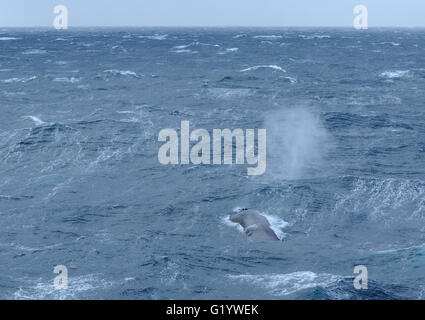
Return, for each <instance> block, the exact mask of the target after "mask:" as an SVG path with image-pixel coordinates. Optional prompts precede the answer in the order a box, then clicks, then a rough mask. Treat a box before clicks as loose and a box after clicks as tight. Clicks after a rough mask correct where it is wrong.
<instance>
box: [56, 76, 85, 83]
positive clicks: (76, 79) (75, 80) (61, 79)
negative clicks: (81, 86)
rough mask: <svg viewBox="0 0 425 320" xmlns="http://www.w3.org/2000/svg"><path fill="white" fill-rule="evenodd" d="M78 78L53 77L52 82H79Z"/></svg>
mask: <svg viewBox="0 0 425 320" xmlns="http://www.w3.org/2000/svg"><path fill="white" fill-rule="evenodd" d="M80 80H81V79H80V78H74V77H71V78H55V79H53V81H54V82H68V83H76V82H80Z"/></svg>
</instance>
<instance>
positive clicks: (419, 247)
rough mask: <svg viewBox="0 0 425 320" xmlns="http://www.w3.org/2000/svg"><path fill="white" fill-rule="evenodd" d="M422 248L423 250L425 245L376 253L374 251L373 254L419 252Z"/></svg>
mask: <svg viewBox="0 0 425 320" xmlns="http://www.w3.org/2000/svg"><path fill="white" fill-rule="evenodd" d="M423 248H425V243H422V244H419V245H416V246H410V247H403V248H394V249H386V250H378V251H375V252H374V254H392V253H400V252H404V251H415V250H421V249H423Z"/></svg>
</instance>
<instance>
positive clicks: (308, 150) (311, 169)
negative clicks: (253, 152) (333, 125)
mask: <svg viewBox="0 0 425 320" xmlns="http://www.w3.org/2000/svg"><path fill="white" fill-rule="evenodd" d="M265 126H266V128H267V159H268V166H267V172H268V174H269V175H272V176H273V178H276V179H286V180H293V179H303V178H310V177H314V176H317V175H318V174H319V173H320V172H321V171H322V170H323V169H324V167H325V165H326V163H325V160H324V157H325V155H326V153H327V152H328V150H329V148H330V143H331V138H330V136H329V134H328V132H327V131H326V129H325V128H324V126H323V124H322V122H321V120H320V118H319V116H318V115H316V114H314V113H313V112H311V111H309V110H308V109H307V108H305V107H302V108H296V109H288V108H285V109H281V110H278V111H276V112H273V113H271V114H269V115H268V116H267V117H266V120H265Z"/></svg>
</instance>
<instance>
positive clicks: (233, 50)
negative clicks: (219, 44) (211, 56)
mask: <svg viewBox="0 0 425 320" xmlns="http://www.w3.org/2000/svg"><path fill="white" fill-rule="evenodd" d="M237 51H239V48H228V49H225V50H224V51H220V52H217V54H228V53H232V52H237Z"/></svg>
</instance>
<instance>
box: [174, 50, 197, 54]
mask: <svg viewBox="0 0 425 320" xmlns="http://www.w3.org/2000/svg"><path fill="white" fill-rule="evenodd" d="M170 52H173V53H198V51H194V50H189V49H177V50H170Z"/></svg>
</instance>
